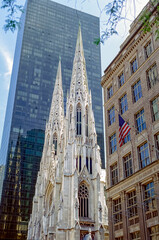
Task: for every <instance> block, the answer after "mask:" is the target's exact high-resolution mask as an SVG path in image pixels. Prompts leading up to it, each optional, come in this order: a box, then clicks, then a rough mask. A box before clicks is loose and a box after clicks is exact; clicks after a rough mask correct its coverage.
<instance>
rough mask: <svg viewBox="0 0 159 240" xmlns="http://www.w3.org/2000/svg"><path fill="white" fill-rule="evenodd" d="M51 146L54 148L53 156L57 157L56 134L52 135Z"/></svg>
mask: <svg viewBox="0 0 159 240" xmlns="http://www.w3.org/2000/svg"><path fill="white" fill-rule="evenodd" d="M53 144H54V148H55V155H57V134H56V133H54V135H53Z"/></svg>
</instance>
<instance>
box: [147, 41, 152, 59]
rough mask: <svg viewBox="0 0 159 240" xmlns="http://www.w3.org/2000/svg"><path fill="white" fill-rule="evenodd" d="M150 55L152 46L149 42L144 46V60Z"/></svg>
mask: <svg viewBox="0 0 159 240" xmlns="http://www.w3.org/2000/svg"><path fill="white" fill-rule="evenodd" d="M151 53H152V44H151V41H150V42H148V43H147V45H146V46H145V57H146V59H147V58H148V57H149V56H150V55H151Z"/></svg>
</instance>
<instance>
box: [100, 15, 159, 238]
mask: <svg viewBox="0 0 159 240" xmlns="http://www.w3.org/2000/svg"><path fill="white" fill-rule="evenodd" d="M148 43H151V49H152V51H150V52H149V53H150V54H148V55H149V56H147V55H146V46H148V45H147V44H148ZM149 46H150V45H149ZM148 48H149V47H148ZM148 48H147V49H148ZM147 51H148V50H147ZM135 58H136V61H137V69H135V72H134V73H133V72H132V67H131V63H132V61H133V60H134V59H135ZM154 65H155V67H154ZM153 67H154V69H155V70H154V69H153ZM152 69H153V70H152ZM150 71H152V72H153V73H154V74H152V75H154V76H155V78H153V77H152V76H150V78H151V79H153V80H154V79H155V80H154V84H153V82H151V85H150V84H149V78H148V75H149V74H150ZM121 73H123V74H124V83H123V85H122V86H120V83H119V76H121ZM139 81H140V82H139ZM137 83H138V84H137ZM101 84H102V87H103V88H104V110H105V129H106V130H105V135H106V150H107V151H106V152H107V154H106V155H107V161H106V169H107V190H106V193H107V204H108V209H109V210H108V211H109V213H108V214H109V217H108V220H109V231H110V239H118V240H119V239H120V240H121V239H153V238H152V232H153V231H156V232H158V233H154V236H158V234H159V221H158V213H159V208H158V202H159V198H158V183H159V161H158V156H159V155H158V150H159V145H158V140H157V139H156V138H157V137H158V135H159V115H158V114H159V105H158V103H159V101H158V96H159V95H158V94H159V41H156V40H155V27H154V26H153V30H152V33H148V34H143V32H142V31H141V23H139V22H138V19H136V20H135V21H134V22H133V23H132V25H131V29H130V35H129V36H128V38H127V39H126V40H125V42H124V43H123V44H122V46H121V49H120V52H119V54H118V55H117V56H116V58H115V59H114V60H113V61H112V63H111V64H110V65H109V66H108V68H107V69H106V70H105V72H104V76H103V77H102V83H101ZM135 84H137V85H135ZM111 86H112V89H113V94H112V96H110V95H109V93H110V87H111ZM134 86H135V87H134ZM134 89H138V90H139V91H138V92H135V95H134ZM135 91H136V90H135ZM141 92H142V93H141ZM125 94H126V98H127V104H126V106H125V108H122V107H121V99H122V98H123V96H124V95H125ZM154 99H156V102H153V104H154V105H153V107H152V101H153V100H154ZM122 100H124V99H122ZM113 106H114V110H112V111H109V110H110V109H111V108H112V107H113ZM123 106H124V105H123ZM123 109H125V110H123ZM141 111H142V112H141ZM154 111H155V119H154ZM110 112H111V116H112V117H111V119H110ZM143 112H144V117H143V118H142V117H141V118H142V120H143V122H142V124H141V126H140V127H139V125H140V124H138V123H139V119H141V118H140V116H141V115H142V116H143ZM113 113H114V114H115V115H114V116H115V118H113ZM118 114H120V115H121V116H122V118H123V119H124V120H125V121H126V122H128V123H129V125H130V127H131V130H130V136H129V137H127V141H126V142H125V143H124V144H123V146H121V147H120V146H119V130H118V129H119V121H118ZM139 114H141V115H140V116H139ZM113 119H114V120H113ZM137 119H138V122H137ZM113 134H116V136H115V135H114V136H115V138H114V139H115V140H114V144H115V146H112V147H111V140H112V138H111V136H112V135H113ZM126 161H127V164H126ZM150 188H151V190H150ZM146 192H148V193H147V195H146ZM148 195H149V200H148V199H147V198H148ZM130 198H131V200H130ZM154 226H155V227H154ZM155 234H156V235H155Z"/></svg>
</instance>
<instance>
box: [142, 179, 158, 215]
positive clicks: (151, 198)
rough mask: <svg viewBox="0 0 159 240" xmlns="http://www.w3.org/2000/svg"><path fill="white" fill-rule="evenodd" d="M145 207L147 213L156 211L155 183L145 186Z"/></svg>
mask: <svg viewBox="0 0 159 240" xmlns="http://www.w3.org/2000/svg"><path fill="white" fill-rule="evenodd" d="M144 206H145V210H146V211H151V210H153V209H156V200H155V191H154V182H150V183H148V184H146V185H144Z"/></svg>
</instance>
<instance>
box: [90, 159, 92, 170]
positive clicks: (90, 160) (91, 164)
mask: <svg viewBox="0 0 159 240" xmlns="http://www.w3.org/2000/svg"><path fill="white" fill-rule="evenodd" d="M90 174H92V158H91V157H90Z"/></svg>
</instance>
